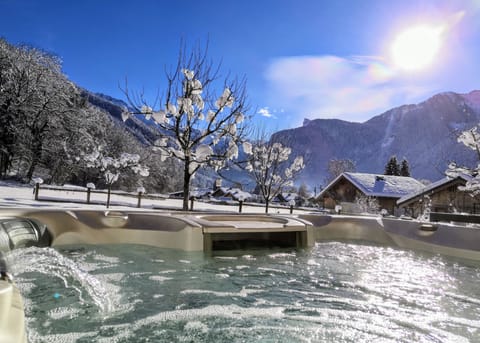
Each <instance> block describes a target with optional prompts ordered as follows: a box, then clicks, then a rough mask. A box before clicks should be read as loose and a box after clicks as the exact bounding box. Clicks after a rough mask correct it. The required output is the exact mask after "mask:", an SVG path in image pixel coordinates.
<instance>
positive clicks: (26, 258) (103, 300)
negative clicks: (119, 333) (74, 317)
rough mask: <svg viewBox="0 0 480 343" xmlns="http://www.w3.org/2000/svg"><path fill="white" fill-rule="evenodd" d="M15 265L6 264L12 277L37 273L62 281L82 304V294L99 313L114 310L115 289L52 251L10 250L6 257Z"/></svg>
mask: <svg viewBox="0 0 480 343" xmlns="http://www.w3.org/2000/svg"><path fill="white" fill-rule="evenodd" d="M9 258H11V259H12V260H13V261H15V263H10V265H11V266H12V267H11V271H12V273H13V274H14V275H16V274H23V273H29V272H38V273H42V274H46V275H48V276H49V277H50V278H51V277H55V278H58V279H60V280H61V281H62V283H63V285H64V287H65V288H72V289H74V290H75V291H76V292H77V293H78V296H79V299H80V302H81V303H85V299H84V297H85V295H87V296H89V297H90V298H91V299H92V301H93V303H94V304H95V305H96V306H97V307H98V308H99V309H100V311H101V312H103V313H108V312H111V311H114V308H115V305H116V304H119V303H120V299H119V295H118V294H117V292H116V291H117V290H118V287H115V286H113V285H111V284H108V283H106V282H105V281H103V280H101V278H103V277H102V276H99V277H97V276H94V275H92V274H89V273H88V272H86V271H85V270H83V269H82V267H81V265H80V264H78V263H76V262H74V261H73V260H71V259H69V258H68V257H66V256H64V255H62V254H60V253H59V252H58V251H56V250H55V249H52V248H36V247H31V248H26V249H18V250H14V251H12V252H11V253H10V254H9Z"/></svg>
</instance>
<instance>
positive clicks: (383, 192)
mask: <svg viewBox="0 0 480 343" xmlns="http://www.w3.org/2000/svg"><path fill="white" fill-rule="evenodd" d="M343 177H344V178H345V179H347V180H348V181H350V182H351V183H352V184H353V185H354V186H355V187H357V188H358V189H359V190H360V191H361V192H362V193H364V194H365V195H366V196H372V197H385V198H401V197H402V196H405V195H407V194H410V193H414V192H418V191H419V190H420V189H422V188H423V187H424V185H423V184H422V183H421V182H420V181H418V180H416V179H414V178H412V177H406V176H393V175H379V174H367V173H343V174H341V175H339V176H338V177H337V178H336V179H335V180H333V181H332V182H331V183H330V184H329V185H328V186H327V187H326V188H325V189H324V190H323V191H322V192H321V193H320V196H321V195H323V194H324V193H325V192H326V191H328V190H329V189H330V188H331V187H332V186H334V185H335V184H336V183H337V182H338V180H340V179H341V178H343Z"/></svg>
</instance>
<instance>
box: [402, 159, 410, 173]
mask: <svg viewBox="0 0 480 343" xmlns="http://www.w3.org/2000/svg"><path fill="white" fill-rule="evenodd" d="M400 176H410V166H409V165H408V161H407V160H406V159H405V158H404V159H403V160H402V163H401V165H400Z"/></svg>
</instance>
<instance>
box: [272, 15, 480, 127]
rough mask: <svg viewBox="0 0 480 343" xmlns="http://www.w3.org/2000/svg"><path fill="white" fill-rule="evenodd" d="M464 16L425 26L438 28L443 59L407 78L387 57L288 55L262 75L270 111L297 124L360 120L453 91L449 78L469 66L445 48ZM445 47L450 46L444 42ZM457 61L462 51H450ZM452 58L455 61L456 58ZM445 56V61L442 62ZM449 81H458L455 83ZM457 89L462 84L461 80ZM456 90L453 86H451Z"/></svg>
mask: <svg viewBox="0 0 480 343" xmlns="http://www.w3.org/2000/svg"><path fill="white" fill-rule="evenodd" d="M464 17H465V12H464V11H458V12H455V13H451V14H447V15H444V16H443V17H442V19H441V20H439V21H438V22H435V24H431V25H433V26H437V27H441V32H442V42H443V43H445V47H444V49H443V50H442V52H443V54H440V53H439V54H438V56H437V58H436V60H434V61H433V62H432V65H430V66H429V67H430V68H425V69H424V70H420V71H418V72H415V73H408V72H406V71H404V70H401V68H400V67H399V66H398V65H397V66H395V65H394V63H393V60H392V58H391V57H388V56H347V57H339V56H334V55H320V56H290V57H282V58H278V59H275V60H273V61H271V63H270V64H269V66H268V68H267V69H266V72H265V79H266V81H267V86H266V89H267V96H268V102H267V104H269V105H270V106H273V105H272V104H275V106H276V107H278V108H280V107H282V108H284V109H285V112H286V113H288V114H289V115H290V116H295V117H296V121H297V123H299V122H300V123H301V121H302V120H303V118H341V119H345V120H350V121H364V120H367V119H369V118H371V117H372V116H373V115H377V114H380V113H382V112H384V111H387V110H389V109H390V108H393V107H396V106H400V105H403V104H407V103H417V102H419V101H422V100H426V99H427V98H428V97H429V96H431V95H433V94H435V93H436V92H440V91H449V90H452V91H456V89H455V85H454V84H453V81H452V78H451V76H452V75H453V76H455V75H457V74H458V75H461V74H459V73H460V71H459V68H464V69H467V66H466V65H468V68H469V70H476V69H475V68H476V67H475V68H474V67H473V64H472V63H465V62H464V63H459V62H456V63H455V62H454V61H455V60H457V61H459V60H458V58H457V59H455V58H452V54H449V52H450V51H449V50H451V48H448V46H447V44H448V42H449V36H451V34H452V32H453V30H454V28H455V27H456V26H458V24H459V23H460V22H461V21H462V20H463V19H462V18H464ZM450 45H451V47H454V46H455V45H452V41H451V40H450ZM456 55H460V56H463V55H465V51H462V52H460V51H456ZM456 55H455V56H456ZM448 56H450V60H449V58H447V57H448ZM455 79H458V77H457V78H455ZM462 81H463V82H462V85H463V87H465V86H466V84H467V82H465V80H463V79H462ZM457 88H458V87H457Z"/></svg>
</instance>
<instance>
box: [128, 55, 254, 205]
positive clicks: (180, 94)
mask: <svg viewBox="0 0 480 343" xmlns="http://www.w3.org/2000/svg"><path fill="white" fill-rule="evenodd" d="M166 78H167V89H166V92H165V94H164V96H163V97H162V99H161V100H160V101H159V102H158V104H157V105H155V104H151V103H149V102H148V101H147V100H146V99H145V98H144V97H143V95H135V94H132V93H131V92H129V90H128V88H127V87H125V89H124V93H125V95H126V96H127V98H128V100H129V103H130V105H131V106H132V107H134V108H135V111H136V112H138V113H141V114H143V115H145V117H146V118H147V119H152V120H153V121H154V122H155V123H156V124H157V125H158V126H159V128H160V131H161V132H162V133H163V137H162V138H160V139H158V140H157V141H156V142H155V143H154V144H155V147H156V148H157V150H158V152H159V154H160V158H161V159H165V158H167V157H173V158H175V159H177V160H179V161H181V162H182V163H183V166H184V168H183V209H184V210H188V200H189V194H190V183H191V180H192V178H193V176H194V175H195V173H196V172H197V171H198V170H199V168H201V167H203V166H211V167H213V168H215V169H216V170H217V169H219V168H222V167H224V165H225V163H226V161H227V160H230V159H234V158H237V157H238V146H239V144H241V142H243V140H244V137H245V130H246V125H245V121H244V120H245V112H246V111H247V108H246V94H245V81H244V80H238V79H233V80H231V79H229V78H228V77H227V78H225V79H223V80H219V79H220V76H219V67H214V65H213V63H212V62H210V61H209V60H208V59H207V56H206V49H204V50H202V49H200V48H196V49H194V50H193V51H192V52H191V53H189V54H186V53H185V50H184V49H182V51H181V52H180V54H179V58H178V62H177V65H176V67H175V68H174V69H173V70H172V71H170V72H167V73H166ZM217 90H219V94H217V95H215V92H216V91H217ZM131 114H132V113H127V112H126V113H125V115H124V119H127V118H128V116H129V115H131Z"/></svg>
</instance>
